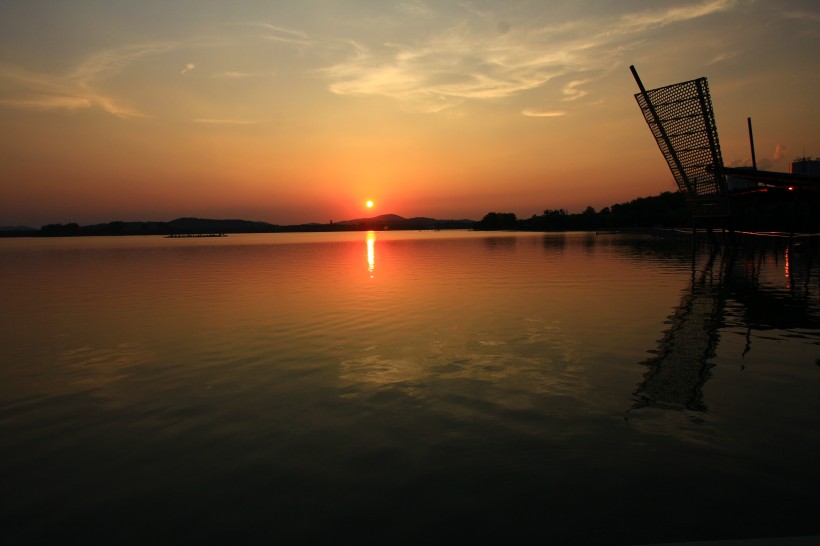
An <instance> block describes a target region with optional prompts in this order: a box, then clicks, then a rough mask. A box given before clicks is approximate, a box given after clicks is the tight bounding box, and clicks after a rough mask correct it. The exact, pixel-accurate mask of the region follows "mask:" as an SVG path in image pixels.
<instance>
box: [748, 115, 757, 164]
mask: <svg viewBox="0 0 820 546" xmlns="http://www.w3.org/2000/svg"><path fill="white" fill-rule="evenodd" d="M746 121H747V122H748V123H749V146H751V147H752V168H753V169H754V170H757V157H756V156H755V136H754V133H753V132H752V118H746Z"/></svg>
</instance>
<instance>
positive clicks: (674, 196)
mask: <svg viewBox="0 0 820 546" xmlns="http://www.w3.org/2000/svg"><path fill="white" fill-rule="evenodd" d="M691 222H692V220H691V215H690V213H689V209H688V208H687V206H686V202H685V200H684V198H683V196H682V195H681V194H680V193H678V192H664V193H661V194H660V195H656V196H653V197H640V198H637V199H633V200H632V201H629V202H626V203H619V204H615V205H612V206H611V207H604V208H603V209H601V210H599V211H596V210H595V209H594V208H593V207H592V206H588V207H587V208H586V209H584V210H583V211H582V212H580V213H569V212H568V211H567V210H566V209H545V210H544V213H543V214H541V215H536V214H533V215H532V217H530V218H518V217H517V216H516V215H515V214H514V213H512V212H501V213H499V212H490V213H488V214H486V215H485V216H484V218H483V219H482V220H480V221H478V222H474V221H471V220H434V219H432V218H410V219H405V218H401V217H400V216H395V215H383V216H379V217H376V218H370V219H360V220H351V221H347V222H337V223H335V224H334V223H332V222H331V223H330V224H301V225H294V226H280V225H275V224H268V223H266V222H252V221H248V220H208V219H200V218H178V219H176V220H172V221H170V222H121V221H114V222H108V223H104V224H95V225H89V226H81V225H79V224H77V223H74V222H72V223H68V224H48V225H45V226H42V227H41V228H40V229H39V230H33V229H29V230H6V231H3V232H0V236H41V237H66V236H77V235H168V234H183V233H210V232H214V233H215V232H219V233H274V232H288V231H356V230H371V229H378V230H381V229H412V230H416V229H471V228H472V229H477V230H505V229H514V230H529V231H572V230H599V229H612V228H625V227H655V226H665V227H680V226H689V225H691Z"/></svg>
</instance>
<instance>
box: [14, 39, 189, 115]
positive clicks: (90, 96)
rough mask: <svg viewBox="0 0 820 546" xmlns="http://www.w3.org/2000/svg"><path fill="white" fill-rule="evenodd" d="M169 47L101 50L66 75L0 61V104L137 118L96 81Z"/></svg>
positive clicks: (170, 47)
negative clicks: (1, 91)
mask: <svg viewBox="0 0 820 546" xmlns="http://www.w3.org/2000/svg"><path fill="white" fill-rule="evenodd" d="M172 48H173V45H172V44H169V43H155V44H141V45H132V46H128V47H123V48H119V49H109V50H104V51H101V52H99V53H96V54H94V55H91V56H90V57H88V58H87V59H86V60H85V61H84V62H83V63H81V64H80V65H79V66H77V67H76V68H74V69H73V70H71V71H69V72H68V73H66V74H46V73H38V72H32V71H28V70H25V69H23V68H20V67H18V66H15V65H10V64H3V65H0V81H2V82H3V84H4V87H5V88H6V90H5V92H4V95H5V96H4V97H2V98H0V104H2V105H4V106H6V107H11V108H24V109H33V110H69V111H71V110H80V109H88V108H99V109H101V110H103V111H105V112H108V113H109V114H112V115H114V116H117V117H120V118H134V117H141V116H143V115H144V114H143V113H141V112H140V111H138V110H137V109H135V108H133V107H132V106H130V105H127V104H125V103H124V102H123V101H121V100H119V99H117V98H115V97H114V96H112V95H109V94H107V93H105V92H104V91H102V90H101V89H100V87H101V85H100V84H101V83H102V82H103V81H104V80H106V79H109V78H111V77H113V76H115V75H116V74H118V73H119V72H121V71H122V70H123V69H124V68H125V67H126V66H127V65H128V64H130V63H132V62H134V61H135V60H137V59H139V58H142V57H145V56H148V55H153V54H157V53H161V52H165V51H169V50H170V49H172Z"/></svg>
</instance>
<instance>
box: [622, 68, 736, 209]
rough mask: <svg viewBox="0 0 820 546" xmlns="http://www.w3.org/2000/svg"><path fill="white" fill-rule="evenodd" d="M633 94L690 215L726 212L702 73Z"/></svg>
mask: <svg viewBox="0 0 820 546" xmlns="http://www.w3.org/2000/svg"><path fill="white" fill-rule="evenodd" d="M635 99H636V100H637V101H638V106H640V108H641V111H642V112H643V116H644V118H645V119H646V123H647V124H648V125H649V129H650V130H651V131H652V135H653V136H654V137H655V141H656V142H657V143H658V147H659V148H660V150H661V153H662V154H663V156H664V158H665V159H666V163H667V164H668V165H669V169H670V170H671V171H672V175H673V176H674V177H675V182H677V184H678V189H680V191H681V192H682V193H683V194H684V196H685V197H686V200H687V202H688V203H689V206H690V208H691V210H692V214H693V216H695V217H701V218H706V217H725V216H728V215H729V200H728V195H727V191H726V176H725V174H724V172H723V158H722V156H721V154H720V143H719V141H718V134H717V128H716V127H715V115H714V111H713V110H712V100H711V98H710V96H709V85H708V83H707V82H706V78H698V79H696V80H691V81H687V82H682V83H676V84H674V85H668V86H666V87H659V88H658V89H651V90H648V91H646V93H643V92H641V93H637V94H636V95H635Z"/></svg>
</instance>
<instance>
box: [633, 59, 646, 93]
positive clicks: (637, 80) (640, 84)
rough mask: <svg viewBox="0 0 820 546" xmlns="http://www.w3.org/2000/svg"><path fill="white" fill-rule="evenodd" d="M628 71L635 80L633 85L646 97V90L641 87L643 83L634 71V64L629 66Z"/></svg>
mask: <svg viewBox="0 0 820 546" xmlns="http://www.w3.org/2000/svg"><path fill="white" fill-rule="evenodd" d="M629 70H631V71H632V77H633V78H635V83H637V84H638V89H640V90H641V93H643V94H644V95H646V88H645V87H644V86H643V82H642V81H641V77H640V76H638V71H637V70H635V65H634V64H631V65H629Z"/></svg>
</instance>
